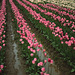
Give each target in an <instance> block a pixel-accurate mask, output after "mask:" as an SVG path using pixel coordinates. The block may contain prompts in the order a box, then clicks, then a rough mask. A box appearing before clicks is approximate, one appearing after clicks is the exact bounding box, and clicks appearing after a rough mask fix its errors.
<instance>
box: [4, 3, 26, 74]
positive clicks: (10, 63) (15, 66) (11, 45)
mask: <svg viewBox="0 0 75 75" xmlns="http://www.w3.org/2000/svg"><path fill="white" fill-rule="evenodd" d="M6 35H7V39H6V41H7V43H6V54H5V57H6V59H5V62H6V69H5V74H6V75H26V73H25V71H24V70H25V66H24V65H23V60H22V59H21V57H20V56H19V54H20V51H18V45H17V44H16V42H15V40H14V37H15V34H14V29H13V23H12V18H11V12H10V6H9V5H8V2H7V32H6Z"/></svg>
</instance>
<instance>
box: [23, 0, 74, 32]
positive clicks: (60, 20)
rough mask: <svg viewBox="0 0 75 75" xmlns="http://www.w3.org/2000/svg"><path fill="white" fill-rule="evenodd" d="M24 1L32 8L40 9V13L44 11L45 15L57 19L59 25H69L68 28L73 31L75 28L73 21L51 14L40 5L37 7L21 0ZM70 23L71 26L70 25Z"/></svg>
mask: <svg viewBox="0 0 75 75" xmlns="http://www.w3.org/2000/svg"><path fill="white" fill-rule="evenodd" d="M23 1H24V2H26V4H29V5H30V6H32V7H33V8H34V9H38V10H39V11H41V12H42V13H44V14H45V15H48V16H51V17H52V18H53V19H54V20H58V21H59V22H60V25H61V26H62V25H63V26H69V27H70V29H71V30H72V29H73V30H72V31H73V32H75V30H74V28H75V22H72V21H70V22H69V20H67V19H66V18H61V17H60V16H57V15H55V14H53V13H52V12H47V11H46V10H43V9H41V8H40V7H38V6H37V5H36V4H33V3H30V2H29V1H27V0H23ZM71 25H72V26H71Z"/></svg>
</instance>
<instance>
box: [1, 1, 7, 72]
mask: <svg viewBox="0 0 75 75" xmlns="http://www.w3.org/2000/svg"><path fill="white" fill-rule="evenodd" d="M5 6H6V0H3V1H2V6H1V10H0V73H1V72H2V70H3V68H4V61H3V60H4V53H5V50H4V46H5V37H6V36H5V32H6V29H5V28H6V22H5V21H6V19H5V15H6V8H5Z"/></svg>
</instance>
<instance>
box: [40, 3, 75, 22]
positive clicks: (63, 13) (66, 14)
mask: <svg viewBox="0 0 75 75" xmlns="http://www.w3.org/2000/svg"><path fill="white" fill-rule="evenodd" d="M39 5H40V6H42V7H44V8H47V9H50V10H52V11H55V12H57V13H58V14H59V15H61V16H64V15H65V16H68V17H69V18H70V19H73V20H74V21H75V16H74V15H72V14H69V13H66V12H65V11H59V10H58V9H55V8H52V7H50V6H47V5H44V4H39Z"/></svg>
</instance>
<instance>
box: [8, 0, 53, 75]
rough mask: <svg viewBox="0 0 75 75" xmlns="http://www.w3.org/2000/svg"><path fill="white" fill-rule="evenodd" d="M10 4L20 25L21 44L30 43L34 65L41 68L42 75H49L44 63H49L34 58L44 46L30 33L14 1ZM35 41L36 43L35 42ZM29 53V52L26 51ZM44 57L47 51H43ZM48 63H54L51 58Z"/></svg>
mask: <svg viewBox="0 0 75 75" xmlns="http://www.w3.org/2000/svg"><path fill="white" fill-rule="evenodd" d="M9 2H10V4H11V8H12V10H13V13H14V15H15V18H16V20H17V24H18V29H19V30H17V33H19V34H20V40H19V41H20V42H21V44H24V43H26V42H25V41H24V40H26V41H27V42H28V43H29V46H28V49H29V50H30V56H31V57H32V58H31V59H33V60H32V64H37V66H38V67H39V66H41V73H40V74H41V75H49V74H47V73H46V72H45V68H44V67H43V66H44V63H46V62H47V60H44V62H38V63H36V62H37V60H38V59H37V58H36V57H34V58H33V56H35V54H37V51H40V50H41V49H40V48H42V44H39V43H38V42H37V40H36V38H35V34H34V33H33V34H32V33H31V32H30V29H31V28H29V26H28V25H27V23H26V20H24V18H23V15H22V14H20V13H19V9H18V8H17V7H16V5H15V4H14V3H13V1H12V0H9ZM33 40H34V42H33ZM36 47H39V49H37V50H35V48H36ZM26 52H27V51H26ZM43 52H44V55H45V56H47V54H46V51H45V49H44V50H43ZM48 62H50V63H51V64H52V63H53V60H51V59H50V58H48Z"/></svg>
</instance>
